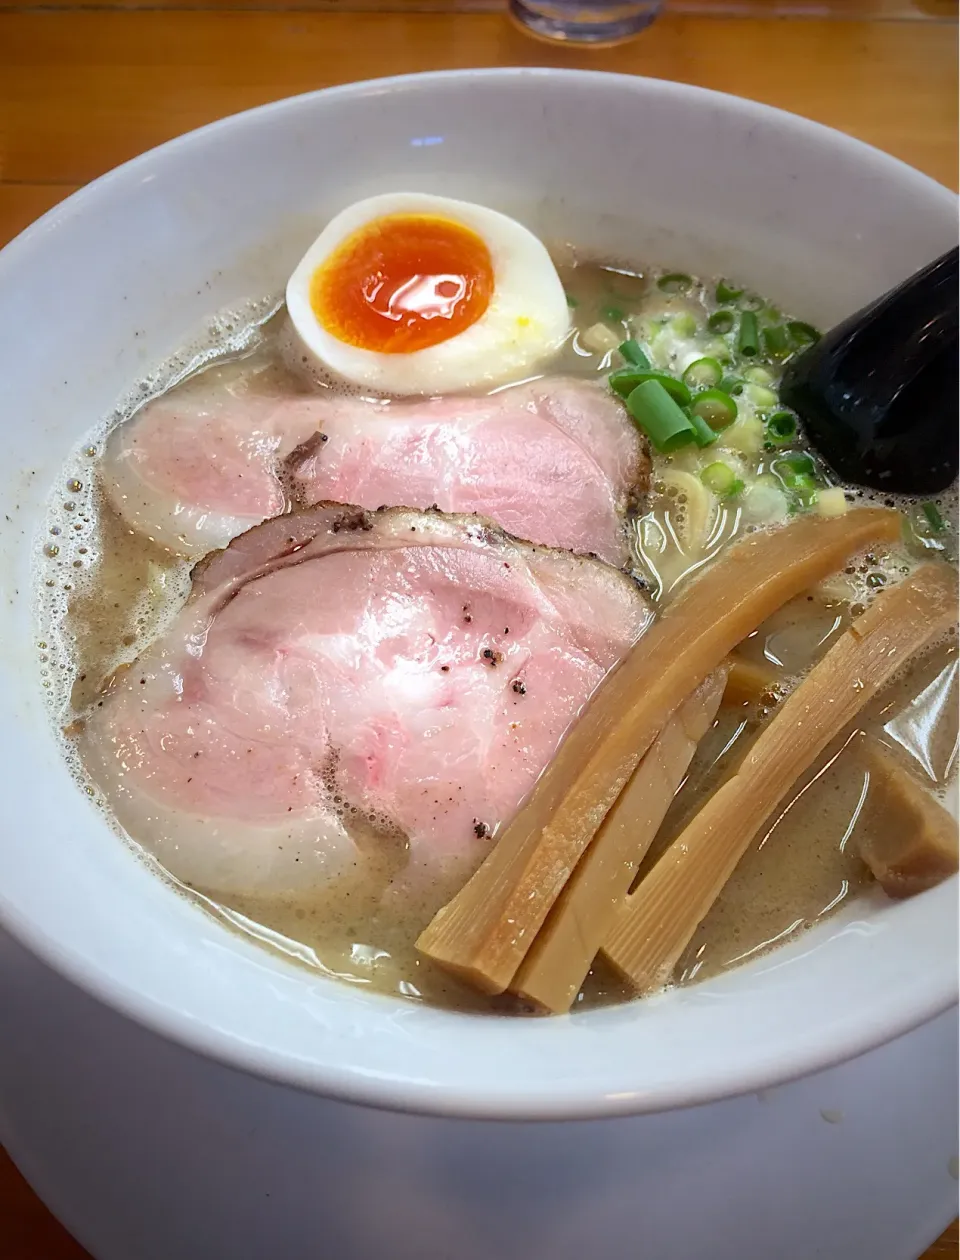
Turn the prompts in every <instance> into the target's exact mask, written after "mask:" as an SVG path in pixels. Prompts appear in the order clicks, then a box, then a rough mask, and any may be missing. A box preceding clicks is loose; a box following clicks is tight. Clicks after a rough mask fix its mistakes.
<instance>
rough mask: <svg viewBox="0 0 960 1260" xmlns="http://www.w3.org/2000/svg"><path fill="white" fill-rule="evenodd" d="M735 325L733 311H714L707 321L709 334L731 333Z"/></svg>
mask: <svg viewBox="0 0 960 1260" xmlns="http://www.w3.org/2000/svg"><path fill="white" fill-rule="evenodd" d="M735 323H736V319H735V317H734V314H733V311H714V312H713V314H712V315H711V316H710V318H709V319H708V320H707V327H708V328H709V329H710V331H711V332H715V333H728V332H733V325H734V324H735Z"/></svg>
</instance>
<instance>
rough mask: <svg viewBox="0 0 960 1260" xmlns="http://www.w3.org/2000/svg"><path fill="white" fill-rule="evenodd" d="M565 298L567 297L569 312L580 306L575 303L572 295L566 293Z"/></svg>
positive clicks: (575, 300)
mask: <svg viewBox="0 0 960 1260" xmlns="http://www.w3.org/2000/svg"><path fill="white" fill-rule="evenodd" d="M566 296H567V306H569V307H570V309H571V311H572V310H573V309H574V308H575V307H577V306H579V305H580V303H579V302H578V301H577V299H576V298H575V297H574V296H573V294H572V293H568V294H567V295H566Z"/></svg>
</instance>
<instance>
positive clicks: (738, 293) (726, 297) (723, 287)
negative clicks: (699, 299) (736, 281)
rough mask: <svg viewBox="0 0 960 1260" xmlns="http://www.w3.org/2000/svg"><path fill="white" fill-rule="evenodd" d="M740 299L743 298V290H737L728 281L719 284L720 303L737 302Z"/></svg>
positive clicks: (718, 295)
mask: <svg viewBox="0 0 960 1260" xmlns="http://www.w3.org/2000/svg"><path fill="white" fill-rule="evenodd" d="M739 297H743V289H735V288H734V287H733V285H732V284H730V282H729V281H728V280H719V281H718V282H717V301H718V302H735V301H736V300H737V298H739Z"/></svg>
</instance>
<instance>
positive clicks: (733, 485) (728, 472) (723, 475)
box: [700, 459, 743, 499]
mask: <svg viewBox="0 0 960 1260" xmlns="http://www.w3.org/2000/svg"><path fill="white" fill-rule="evenodd" d="M700 480H701V481H702V482H703V484H704V485H705V486H706V487H707V489H708V490H712V491H713V493H714V494H716V495H718V496H719V497H720V498H721V499H732V498H733V497H734V495H737V494H741V493H742V491H743V482H742V481H741V480H740V478H739V477H738V476H737V475H736V473H735V472H734V471H733V469H732V468H731V467H730V465H729V464H725V463H724V462H723V460H722V459H718V460H717V462H716V463H715V464H707V466H706V468H704V469H703V471H702V472H701V473H700Z"/></svg>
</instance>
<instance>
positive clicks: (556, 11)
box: [510, 0, 663, 46]
mask: <svg viewBox="0 0 960 1260" xmlns="http://www.w3.org/2000/svg"><path fill="white" fill-rule="evenodd" d="M662 8H663V0H510V16H511V17H512V18H513V19H514V21H515V22H517V23H519V25H520V26H522V27H523V28H524V30H526V31H529V32H530V34H532V35H536V36H538V37H539V38H541V39H548V40H552V41H558V42H561V43H565V44H592V45H594V46H596V45H604V44H618V43H620V42H621V41H622V40H625V39H630V38H631V37H632V36H634V35H638V34H639V33H640V32H641V31H642V30H643V29H644V28H645V27H647V26H649V25H650V23H651V22H652V21H653V19H654V18H655V17H656V16H657V14H658V13H659V12H660V10H661V9H662Z"/></svg>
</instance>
